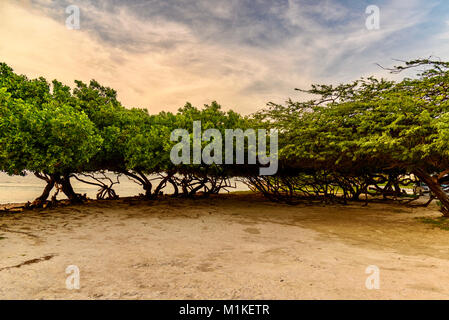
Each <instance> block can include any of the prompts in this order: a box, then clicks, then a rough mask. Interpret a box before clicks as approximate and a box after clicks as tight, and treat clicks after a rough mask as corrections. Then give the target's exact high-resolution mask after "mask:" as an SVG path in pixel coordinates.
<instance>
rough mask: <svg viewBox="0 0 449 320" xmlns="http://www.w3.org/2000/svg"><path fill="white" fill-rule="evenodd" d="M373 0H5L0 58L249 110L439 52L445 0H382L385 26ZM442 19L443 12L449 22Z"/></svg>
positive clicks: (137, 94)
mask: <svg viewBox="0 0 449 320" xmlns="http://www.w3.org/2000/svg"><path fill="white" fill-rule="evenodd" d="M70 4H75V5H77V6H79V7H80V9H81V30H68V29H67V28H66V27H65V25H64V22H65V19H66V17H67V16H66V14H65V8H66V6H68V5H70ZM368 4H370V3H368V2H365V1H360V2H358V3H357V5H356V6H355V7H354V3H353V2H352V1H330V0H318V1H312V0H274V1H268V0H230V1H218V0H197V1H187V0H176V1H174V0H164V1H162V0H160V1H157V0H153V1H143V0H142V1H140V0H132V1H126V2H123V1H118V0H108V1H106V0H97V1H93V0H71V1H67V0H62V1H51V0H30V1H28V4H26V3H25V2H22V3H14V2H1V3H0V37H1V38H2V39H3V40H4V41H2V43H3V44H0V60H4V61H5V62H7V63H9V64H10V65H12V66H13V67H14V68H16V70H17V71H19V72H22V73H27V74H30V75H33V76H40V75H43V76H45V77H47V78H49V79H52V78H58V79H61V80H63V81H64V82H66V83H72V82H73V80H74V79H81V80H84V81H88V80H89V79H91V78H95V79H97V80H98V81H100V82H101V83H103V84H105V85H108V86H111V87H113V88H115V89H117V90H118V92H119V98H120V99H121V100H122V101H123V102H124V104H125V105H127V106H140V107H147V108H149V109H150V112H158V111H161V110H170V111H175V110H176V109H177V108H178V107H180V106H182V105H183V104H184V103H185V101H190V102H192V103H193V104H195V105H201V104H204V103H208V102H210V101H211V100H218V101H219V102H220V103H222V104H223V105H224V106H225V107H227V108H233V109H235V110H236V111H240V112H243V113H250V112H254V111H256V110H257V109H259V108H261V107H263V106H264V105H265V103H266V102H268V101H276V102H282V101H284V100H285V99H287V98H288V97H293V98H297V97H298V93H297V92H294V91H293V88H295V87H308V86H309V85H310V84H311V83H316V82H323V81H324V82H326V83H332V82H340V81H348V80H351V79H354V78H358V77H359V76H360V75H369V74H372V73H376V74H381V73H382V71H381V70H379V68H377V67H376V66H375V65H374V63H376V62H379V63H383V64H388V63H389V62H390V59H391V58H409V57H411V58H414V57H416V56H413V55H424V56H427V55H429V54H430V53H434V54H435V53H436V52H427V51H428V50H429V48H432V49H431V50H434V51H438V48H439V46H438V44H437V43H436V42H435V41H434V40H433V39H434V38H436V37H438V34H443V32H442V31H438V32H436V34H435V35H434V36H432V37H428V38H424V39H423V38H419V39H418V38H417V35H421V33H422V30H421V29H420V27H421V26H423V25H425V24H426V23H429V20H430V19H431V17H434V13H435V10H436V9H435V8H436V6H437V5H438V2H432V1H430V2H429V1H424V0H411V1H408V2H407V4H406V5H405V4H404V2H403V1H400V0H393V1H384V2H381V3H380V4H379V6H380V10H381V29H380V30H376V31H369V30H366V28H365V18H366V14H365V8H366V6H367V5H368ZM443 18H444V17H440V18H439V19H441V20H442V21H443V22H442V23H443V24H444V22H445V21H447V19H445V20H444V19H443ZM433 23H434V24H436V22H433ZM446 32H447V31H446ZM5 43H7V44H8V45H4V44H5ZM444 53H448V51H447V50H444ZM405 55H406V57H404V56H405ZM382 75H385V72H384V73H383V74H382Z"/></svg>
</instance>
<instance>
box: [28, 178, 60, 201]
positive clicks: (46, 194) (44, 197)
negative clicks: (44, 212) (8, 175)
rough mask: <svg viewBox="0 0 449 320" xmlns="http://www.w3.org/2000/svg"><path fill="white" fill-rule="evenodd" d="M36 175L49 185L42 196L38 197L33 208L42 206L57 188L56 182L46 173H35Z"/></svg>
mask: <svg viewBox="0 0 449 320" xmlns="http://www.w3.org/2000/svg"><path fill="white" fill-rule="evenodd" d="M34 175H35V176H36V177H37V178H39V179H41V180H44V181H45V182H46V183H47V184H46V186H45V188H44V190H43V192H42V194H41V195H40V196H39V197H37V198H36V199H35V200H34V201H33V204H32V205H33V206H42V205H43V204H44V203H45V201H47V199H48V197H49V196H50V193H51V190H52V189H53V187H54V186H55V180H54V179H53V178H52V177H50V176H48V175H46V174H44V173H39V172H35V173H34Z"/></svg>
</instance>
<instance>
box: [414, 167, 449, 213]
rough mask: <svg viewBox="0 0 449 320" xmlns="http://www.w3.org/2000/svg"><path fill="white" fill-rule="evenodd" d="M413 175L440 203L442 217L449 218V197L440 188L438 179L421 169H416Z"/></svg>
mask: <svg viewBox="0 0 449 320" xmlns="http://www.w3.org/2000/svg"><path fill="white" fill-rule="evenodd" d="M413 173H414V174H415V175H416V176H417V177H418V178H419V179H420V180H421V181H422V182H424V183H425V184H426V185H427V186H428V187H429V189H430V191H432V193H433V194H434V195H435V196H436V197H437V199H438V200H439V201H440V202H441V212H442V213H443V216H445V217H449V196H448V195H447V194H446V192H444V190H443V189H442V188H441V186H440V184H439V183H438V178H437V177H432V176H431V175H430V174H428V173H427V172H426V171H425V170H422V169H416V170H414V171H413Z"/></svg>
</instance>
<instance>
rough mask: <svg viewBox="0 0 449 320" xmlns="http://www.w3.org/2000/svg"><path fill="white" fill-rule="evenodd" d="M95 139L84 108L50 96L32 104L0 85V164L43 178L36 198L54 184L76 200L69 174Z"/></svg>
mask: <svg viewBox="0 0 449 320" xmlns="http://www.w3.org/2000/svg"><path fill="white" fill-rule="evenodd" d="M100 144H101V137H99V136H98V135H96V134H95V127H94V125H93V123H92V122H91V121H90V120H89V118H88V117H87V116H86V115H85V114H84V113H82V112H79V111H77V110H75V109H74V108H73V107H71V106H69V105H66V104H60V103H59V102H57V101H54V100H50V102H46V103H43V104H41V105H38V106H36V105H35V104H32V103H29V102H25V101H23V100H22V99H14V98H12V97H11V94H10V93H8V92H7V91H6V89H5V88H0V167H1V170H2V171H5V172H7V173H8V174H16V175H17V174H20V175H23V174H25V173H26V172H27V171H28V172H33V173H35V174H36V176H37V177H39V178H41V179H44V180H46V181H47V186H46V187H45V190H44V192H43V194H42V195H41V196H40V197H39V198H38V199H36V200H37V201H38V202H42V201H45V200H46V199H47V198H48V196H49V194H50V191H51V189H52V188H53V186H54V185H55V183H56V184H58V185H60V186H61V189H62V191H63V192H64V194H65V195H66V196H67V197H68V198H69V199H70V200H71V201H74V202H76V201H79V200H80V196H79V195H78V194H76V193H75V191H74V190H73V188H72V186H71V184H70V175H71V174H73V173H76V172H80V171H82V170H83V166H84V165H85V164H86V163H88V161H89V159H90V158H91V157H92V156H93V155H94V154H95V153H96V152H97V151H98V148H99V146H100Z"/></svg>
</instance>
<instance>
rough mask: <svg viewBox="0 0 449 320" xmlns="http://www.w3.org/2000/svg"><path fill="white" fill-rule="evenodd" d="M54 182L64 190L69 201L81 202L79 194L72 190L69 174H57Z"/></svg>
mask: <svg viewBox="0 0 449 320" xmlns="http://www.w3.org/2000/svg"><path fill="white" fill-rule="evenodd" d="M55 181H56V183H58V184H59V185H61V190H62V192H64V194H65V195H66V196H67V198H68V199H69V200H70V202H73V203H80V202H82V197H81V195H79V194H77V193H75V191H74V190H73V187H72V184H71V183H70V175H68V174H66V175H63V176H62V177H60V176H57V177H56V178H55Z"/></svg>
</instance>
